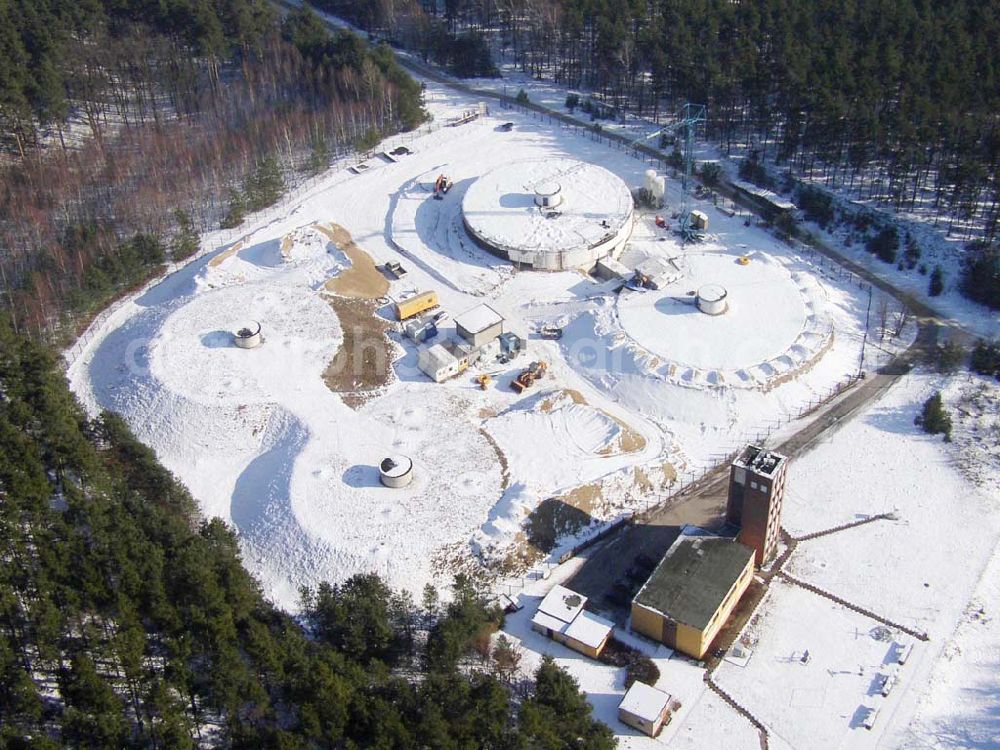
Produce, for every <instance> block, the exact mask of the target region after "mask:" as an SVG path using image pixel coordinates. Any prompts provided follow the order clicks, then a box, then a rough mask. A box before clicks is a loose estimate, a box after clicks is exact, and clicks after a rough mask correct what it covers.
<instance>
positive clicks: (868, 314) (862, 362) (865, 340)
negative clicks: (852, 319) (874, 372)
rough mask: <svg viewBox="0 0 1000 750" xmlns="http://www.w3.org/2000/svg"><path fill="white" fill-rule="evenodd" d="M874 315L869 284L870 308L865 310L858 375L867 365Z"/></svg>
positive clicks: (859, 375)
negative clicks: (869, 331)
mask: <svg viewBox="0 0 1000 750" xmlns="http://www.w3.org/2000/svg"><path fill="white" fill-rule="evenodd" d="M871 316H872V287H871V284H869V285H868V310H867V312H865V335H864V337H863V338H862V339H861V357H860V358H859V359H858V377H859V378H860V377H861V372H862V368H863V367H864V365H865V346H866V345H867V344H868V324H869V321H871Z"/></svg>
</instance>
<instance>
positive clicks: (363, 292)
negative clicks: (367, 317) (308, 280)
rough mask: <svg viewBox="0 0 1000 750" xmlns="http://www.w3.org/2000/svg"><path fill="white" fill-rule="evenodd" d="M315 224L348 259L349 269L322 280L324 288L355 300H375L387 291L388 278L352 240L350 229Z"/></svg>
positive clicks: (335, 225)
mask: <svg viewBox="0 0 1000 750" xmlns="http://www.w3.org/2000/svg"><path fill="white" fill-rule="evenodd" d="M315 226H316V229H317V230H318V231H320V232H322V233H323V234H325V235H326V236H327V237H329V238H330V241H331V242H333V244H335V245H336V246H337V247H339V248H340V249H341V250H343V251H344V254H345V255H346V256H347V257H348V258H349V259H350V261H351V267H350V268H348V269H347V270H345V271H344V272H343V273H340V274H338V275H337V276H335V277H334V278H332V279H330V280H329V281H328V282H326V285H325V287H324V288H325V289H326V291H328V292H333V293H334V294H339V295H340V296H341V297H353V298H356V299H378V298H379V297H384V296H385V295H386V293H388V291H389V281H388V280H387V279H386V278H385V276H383V275H382V272H381V271H379V270H378V268H377V267H376V266H375V262H374V261H373V260H372V259H371V256H370V255H369V254H368V253H366V252H365V251H364V250H362V249H361V248H360V247H358V246H357V245H356V244H355V243H354V240H353V239H352V238H351V233H350V232H348V231H347V230H346V229H344V228H343V227H342V226H340V225H339V224H330V225H329V226H324V225H323V224H316V225H315Z"/></svg>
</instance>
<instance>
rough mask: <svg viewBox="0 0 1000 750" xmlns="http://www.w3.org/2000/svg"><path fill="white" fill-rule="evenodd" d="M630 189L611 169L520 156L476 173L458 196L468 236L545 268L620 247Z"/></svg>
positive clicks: (587, 261)
mask: <svg viewBox="0 0 1000 750" xmlns="http://www.w3.org/2000/svg"><path fill="white" fill-rule="evenodd" d="M632 212H633V204H632V193H631V192H630V191H629V189H628V186H627V185H626V184H625V183H624V182H623V181H622V180H621V179H620V178H618V177H617V176H615V175H614V174H612V173H611V172H609V171H608V170H606V169H604V168H602V167H598V166H596V165H594V164H587V163H586V162H582V161H577V160H575V159H541V160H532V161H519V162H513V163H510V164H505V165H503V166H501V167H497V168H496V169H494V170H492V171H491V172H487V173H486V174H485V175H483V176H482V177H480V178H479V179H478V180H476V181H475V182H474V183H473V184H472V186H471V187H470V188H469V189H468V191H467V192H466V193H465V197H464V198H463V199H462V217H463V221H464V222H465V228H466V230H467V231H468V232H469V234H470V235H471V236H472V238H473V239H474V240H475V241H476V242H477V243H478V244H479V245H480V246H482V247H484V248H485V249H486V250H488V251H489V252H491V253H493V254H494V255H499V256H500V257H502V258H506V259H508V260H510V261H511V262H513V263H518V264H521V265H526V266H531V267H532V268H535V269H538V270H542V271H562V270H565V269H574V268H583V269H587V270H589V269H590V268H592V267H593V266H594V264H595V263H596V262H597V261H598V260H600V259H601V258H604V257H607V256H609V255H612V256H614V255H617V254H618V253H619V252H620V251H621V250H622V248H623V247H624V246H625V242H626V241H627V240H628V238H629V236H630V235H631V234H632Z"/></svg>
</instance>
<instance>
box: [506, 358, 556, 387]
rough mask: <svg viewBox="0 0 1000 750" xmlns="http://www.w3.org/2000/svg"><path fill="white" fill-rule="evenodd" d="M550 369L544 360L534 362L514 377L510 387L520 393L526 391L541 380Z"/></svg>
mask: <svg viewBox="0 0 1000 750" xmlns="http://www.w3.org/2000/svg"><path fill="white" fill-rule="evenodd" d="M548 369H549V367H548V365H547V364H545V363H544V362H532V363H531V364H530V365H528V367H527V369H525V370H522V371H521V374H520V375H518V376H517V377H516V378H514V380H513V381H512V382H511V384H510V387H511V388H513V389H514V390H515V391H517V392H518V393H524V391H525V389H527V388H530V387H531V385H532V384H533V383H534V382H535V381H536V380H541V379H542V377H544V375H545V372H546V370H548Z"/></svg>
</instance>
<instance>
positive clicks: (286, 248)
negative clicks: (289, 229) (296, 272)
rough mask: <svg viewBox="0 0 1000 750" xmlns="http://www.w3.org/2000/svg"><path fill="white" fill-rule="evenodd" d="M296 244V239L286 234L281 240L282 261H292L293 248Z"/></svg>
mask: <svg viewBox="0 0 1000 750" xmlns="http://www.w3.org/2000/svg"><path fill="white" fill-rule="evenodd" d="M294 244H295V238H294V237H293V236H292V235H290V234H286V235H285V236H284V237H282V238H281V259H282V260H284V261H288V260H290V259H291V257H292V246H293V245H294Z"/></svg>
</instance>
